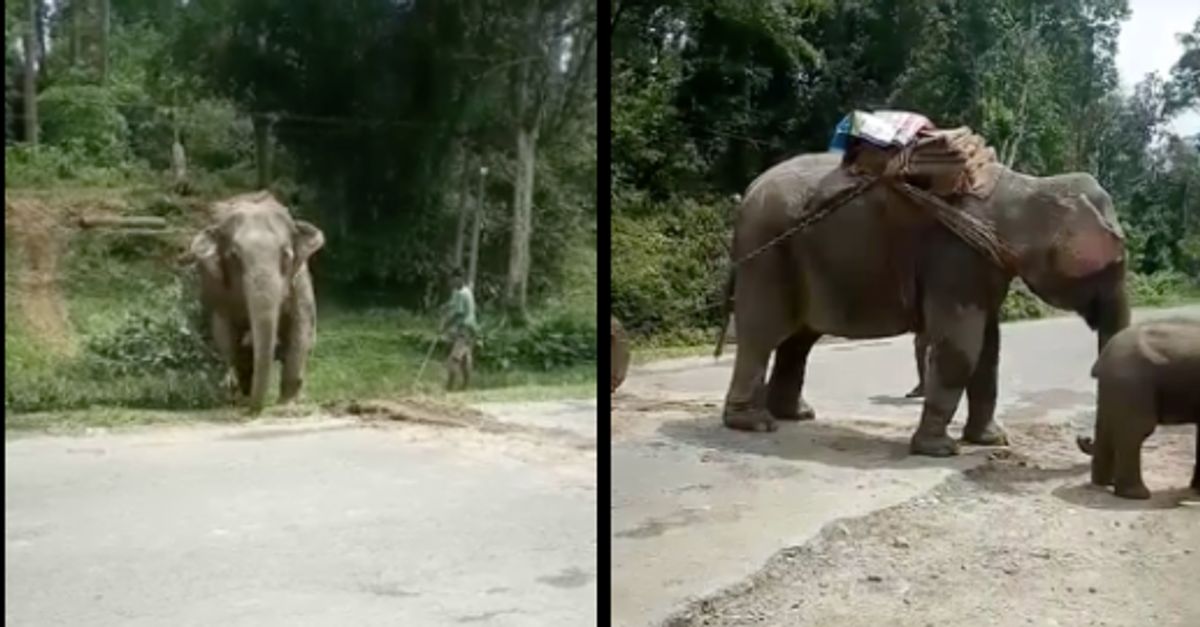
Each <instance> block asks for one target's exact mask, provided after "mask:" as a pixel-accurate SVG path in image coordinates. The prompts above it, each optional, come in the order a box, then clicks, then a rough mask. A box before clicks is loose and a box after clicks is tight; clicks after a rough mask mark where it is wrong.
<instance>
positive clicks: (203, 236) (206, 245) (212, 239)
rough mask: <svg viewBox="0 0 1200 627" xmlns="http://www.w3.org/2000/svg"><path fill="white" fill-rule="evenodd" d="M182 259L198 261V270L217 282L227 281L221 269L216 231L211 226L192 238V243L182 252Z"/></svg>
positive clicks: (223, 282)
mask: <svg viewBox="0 0 1200 627" xmlns="http://www.w3.org/2000/svg"><path fill="white" fill-rule="evenodd" d="M184 259H187V260H190V261H195V262H196V263H198V264H199V265H200V270H201V271H202V272H203V273H204V274H206V275H208V276H210V277H212V278H213V279H215V280H216V281H217V282H218V283H221V284H225V283H226V282H227V281H226V277H225V273H224V272H223V271H222V269H221V257H220V248H219V247H218V246H217V232H216V229H214V228H213V227H209V228H207V229H204V230H203V231H200V232H199V233H197V234H196V236H195V237H193V238H192V243H191V245H190V246H188V252H187V253H185V254H184Z"/></svg>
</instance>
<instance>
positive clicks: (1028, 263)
mask: <svg viewBox="0 0 1200 627" xmlns="http://www.w3.org/2000/svg"><path fill="white" fill-rule="evenodd" d="M1019 215H1020V217H1019V218H1018V219H1017V221H1016V222H1014V223H1011V225H1010V228H1008V229H1006V233H1005V236H1006V239H1008V240H1009V243H1010V244H1012V245H1013V246H1014V249H1015V252H1016V253H1017V256H1018V266H1019V267H1018V273H1019V274H1020V275H1021V278H1022V279H1024V280H1025V283H1026V284H1027V285H1028V286H1029V288H1030V289H1032V290H1033V292H1034V293H1035V294H1037V295H1038V297H1039V298H1041V299H1042V300H1044V301H1046V302H1048V303H1050V304H1051V305H1054V306H1055V307H1060V308H1065V309H1073V308H1075V306H1076V304H1077V303H1076V302H1075V301H1077V300H1078V299H1079V298H1080V296H1081V294H1080V293H1079V290H1081V289H1083V290H1084V291H1086V289H1085V288H1086V285H1087V281H1086V280H1081V279H1086V278H1087V277H1089V276H1093V275H1095V274H1096V273H1098V272H1100V271H1102V270H1104V269H1106V268H1108V267H1110V266H1112V265H1113V264H1118V263H1120V262H1122V261H1123V260H1124V259H1125V236H1124V234H1123V233H1122V232H1121V227H1120V226H1119V225H1118V224H1116V223H1115V222H1114V220H1112V219H1110V218H1109V217H1108V216H1106V215H1105V212H1104V211H1102V210H1101V209H1100V208H1098V207H1097V206H1096V204H1095V203H1094V202H1092V200H1091V198H1089V197H1088V196H1086V195H1084V194H1082V193H1069V194H1064V193H1059V192H1038V193H1035V194H1034V195H1033V197H1032V198H1030V199H1028V200H1027V201H1025V202H1023V203H1022V204H1021V209H1020V214H1019Z"/></svg>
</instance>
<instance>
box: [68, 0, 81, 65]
mask: <svg viewBox="0 0 1200 627" xmlns="http://www.w3.org/2000/svg"><path fill="white" fill-rule="evenodd" d="M83 3H84V0H71V4H70V7H69V10H70V11H71V33H70V40H69V44H68V45H69V47H68V48H67V56H68V58H69V59H70V62H71V67H72V68H74V67H76V66H78V65H79V47H80V42H79V37H80V30H81V28H82V27H81V26H80V24H81V23H82V22H83Z"/></svg>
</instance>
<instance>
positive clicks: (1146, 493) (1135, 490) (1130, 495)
mask: <svg viewBox="0 0 1200 627" xmlns="http://www.w3.org/2000/svg"><path fill="white" fill-rule="evenodd" d="M1113 494H1116V495H1117V496H1119V497H1121V498H1123V499H1137V500H1139V501H1144V500H1146V499H1148V498H1150V489H1149V488H1147V487H1146V486H1145V484H1137V485H1117V486H1116V488H1114V489H1113Z"/></svg>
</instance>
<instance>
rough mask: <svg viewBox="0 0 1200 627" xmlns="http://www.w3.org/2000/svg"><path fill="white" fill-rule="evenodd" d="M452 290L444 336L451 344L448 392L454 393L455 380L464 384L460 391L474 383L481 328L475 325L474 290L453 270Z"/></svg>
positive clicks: (458, 272)
mask: <svg viewBox="0 0 1200 627" xmlns="http://www.w3.org/2000/svg"><path fill="white" fill-rule="evenodd" d="M451 286H452V287H453V288H454V292H453V293H452V294H451V295H450V302H449V303H447V305H446V308H447V311H446V315H445V317H444V318H442V332H443V333H446V334H447V338H448V339H449V340H450V358H449V359H447V360H446V371H447V373H449V374H448V376H447V379H446V389H447V390H453V389H454V381H455V379H460V380H461V381H462V384H461V389H466V387H467V384H468V383H470V381H471V365H472V357H471V350H472V347H473V345H474V343H475V334H476V333H477V332H478V331H479V325H478V323H477V322H476V321H475V296H474V295H473V294H472V293H471V286H470V284H468V283H467V281H466V278H465V277H464V276H463V273H462V270H458V269H456V270H454V273H453V275H452V276H451Z"/></svg>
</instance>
